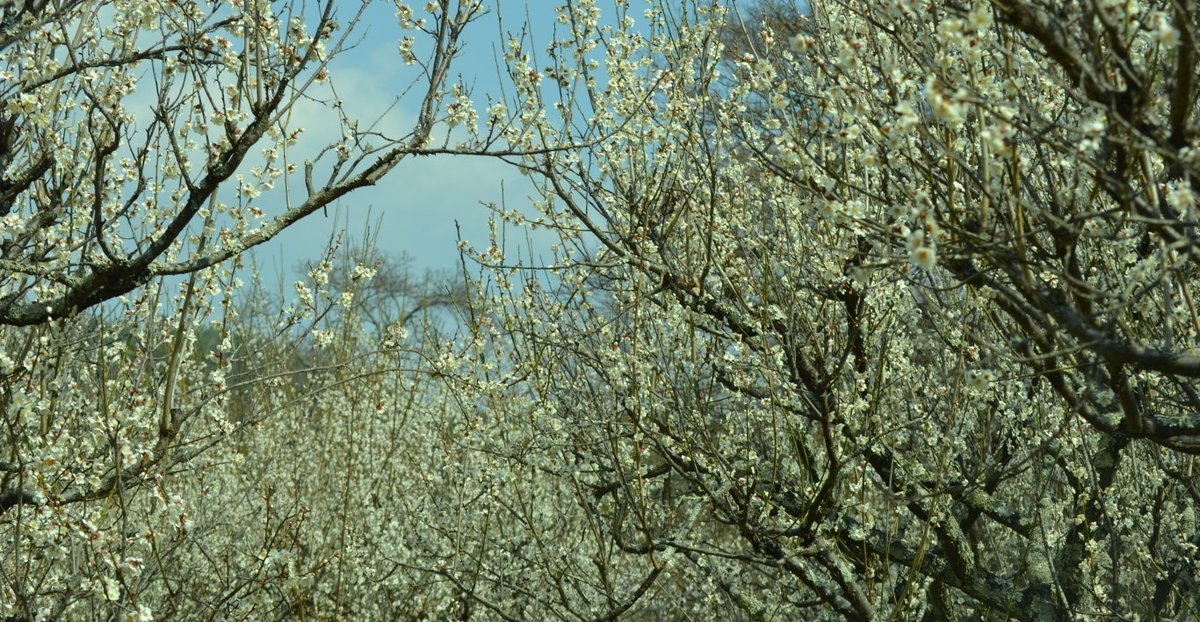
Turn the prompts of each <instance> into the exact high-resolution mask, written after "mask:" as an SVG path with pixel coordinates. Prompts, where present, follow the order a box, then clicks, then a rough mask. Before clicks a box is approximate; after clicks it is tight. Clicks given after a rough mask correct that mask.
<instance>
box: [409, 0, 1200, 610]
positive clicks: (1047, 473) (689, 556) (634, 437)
mask: <svg viewBox="0 0 1200 622" xmlns="http://www.w3.org/2000/svg"><path fill="white" fill-rule="evenodd" d="M621 6H625V5H623V4H622V5H621ZM621 6H619V7H617V10H616V15H615V16H612V15H611V14H610V15H609V16H608V17H607V18H605V19H603V20H602V19H601V16H602V13H601V11H600V10H599V8H598V7H596V6H595V5H594V4H593V3H591V2H583V1H577V2H569V3H567V5H566V6H565V7H564V8H563V11H562V12H561V20H560V21H561V23H562V24H563V26H562V29H561V30H560V36H559V37H558V38H557V39H556V40H555V41H553V42H552V43H551V44H550V46H549V49H548V54H549V56H550V63H549V64H550V65H551V67H550V68H549V69H547V70H545V71H544V72H543V71H539V70H538V69H536V68H534V67H533V66H532V65H531V64H530V63H531V62H532V61H531V60H530V59H531V58H532V56H531V53H530V52H529V51H527V50H525V49H524V48H523V47H522V46H521V45H520V43H519V42H514V43H513V44H512V46H511V47H510V49H511V54H510V57H509V61H510V66H511V67H512V68H513V70H514V71H513V73H514V76H516V78H515V79H518V80H519V79H520V76H524V75H536V76H537V77H538V78H544V79H546V80H547V81H548V82H549V84H548V85H545V84H543V85H541V86H540V87H538V88H534V86H533V85H532V84H530V85H529V86H528V87H527V88H526V90H524V91H520V90H519V91H518V94H519V95H520V96H522V97H523V98H524V99H523V100H521V101H518V102H516V103H515V105H516V106H517V107H521V106H522V105H529V106H532V105H533V103H532V102H536V101H541V99H540V98H541V97H542V96H543V93H544V92H545V91H546V90H551V91H553V90H557V92H558V94H559V100H558V101H559V102H560V103H559V104H557V105H556V106H557V108H556V109H557V111H558V113H559V114H560V115H561V116H562V117H564V118H565V119H566V120H567V127H568V128H571V127H573V126H577V129H578V131H579V132H581V134H580V136H586V135H588V133H597V134H606V133H611V134H613V135H614V138H613V139H612V140H608V141H605V142H603V143H602V144H600V145H598V146H597V147H596V148H594V149H591V150H588V151H586V152H576V153H571V154H565V153H548V154H545V155H542V156H538V157H532V158H528V159H526V160H524V161H523V166H525V167H526V168H527V170H529V171H531V173H533V174H535V176H537V177H538V178H539V179H541V180H542V181H541V183H542V189H543V194H544V197H545V199H544V200H543V201H541V202H539V203H538V207H539V209H540V212H539V214H538V215H537V216H536V217H533V218H526V217H524V216H522V215H521V214H518V213H504V214H502V216H504V217H505V218H507V219H508V220H510V221H513V222H517V223H520V222H526V221H530V220H531V221H532V223H531V224H532V226H535V227H537V228H543V227H545V228H550V229H551V230H553V231H555V232H557V233H558V235H559V244H557V245H556V250H557V252H556V254H554V256H553V257H552V258H550V259H548V260H546V261H543V262H540V263H534V264H532V265H529V264H527V265H528V267H530V268H537V270H531V271H529V272H522V270H521V269H520V268H516V267H512V265H513V263H514V262H513V261H511V260H505V259H504V257H505V249H504V246H503V244H502V243H501V239H500V238H499V237H497V241H496V243H495V244H494V245H493V247H492V248H489V249H480V250H479V252H478V255H477V259H478V260H479V261H480V262H481V263H482V264H484V265H491V266H496V267H495V268H494V269H492V270H487V271H485V273H486V282H488V283H491V284H492V285H491V286H490V287H488V288H483V287H482V284H483V283H484V282H485V281H481V282H480V285H481V287H479V288H478V289H477V290H476V291H477V295H478V296H479V298H478V300H479V302H478V303H477V305H478V306H479V307H480V308H489V309H491V310H493V313H492V314H490V315H489V314H477V315H475V316H473V317H474V323H473V326H474V328H475V335H476V340H475V341H474V343H473V346H472V347H473V348H474V350H473V351H472V354H471V358H472V360H477V361H503V362H504V363H502V364H499V365H496V364H493V365H492V366H490V367H485V368H484V369H483V370H482V371H480V370H479V368H478V367H477V366H476V367H473V368H472V369H474V370H475V372H474V375H465V376H463V378H464V380H462V382H464V384H466V383H467V378H470V379H473V380H472V382H473V383H474V384H471V385H470V386H471V387H472V388H473V390H475V391H477V393H474V395H476V399H477V400H478V404H479V405H480V407H481V408H482V407H483V405H484V404H486V407H487V408H488V409H489V410H491V409H494V410H498V411H500V413H501V414H491V415H489V418H488V420H489V421H494V422H495V423H494V424H493V427H492V428H491V429H492V430H493V437H492V438H491V439H490V440H489V439H484V440H481V441H479V445H478V450H479V451H480V452H486V454H487V455H489V456H492V458H491V459H490V464H491V465H492V466H491V470H490V471H489V473H492V474H494V475H493V477H494V478H495V479H494V480H488V479H487V478H485V479H484V480H482V481H484V482H486V484H485V485H483V486H482V488H481V489H480V490H479V492H478V495H477V496H476V497H475V502H474V506H475V508H476V514H474V516H477V517H479V518H478V521H477V522H474V523H471V522H469V521H465V520H464V522H462V523H460V525H461V526H462V531H460V532H458V534H459V536H460V537H462V538H468V539H469V541H472V542H475V543H476V544H475V545H474V546H471V547H466V548H465V550H464V553H463V554H462V555H460V556H459V557H457V558H452V561H450V562H446V563H442V564H440V565H436V566H429V567H428V568H427V572H428V573H429V574H430V576H432V577H436V578H438V579H439V580H443V581H445V582H447V583H451V584H453V585H455V586H457V589H459V590H461V591H462V592H463V593H465V594H467V595H468V596H469V598H470V599H472V600H473V601H474V602H475V603H476V605H477V606H481V607H487V608H488V609H489V610H492V611H493V612H495V613H498V614H502V615H506V616H511V617H513V618H523V617H530V616H533V615H534V614H533V613H532V611H533V610H535V609H542V610H549V611H558V612H563V611H566V612H570V615H571V617H580V618H587V617H592V616H595V617H597V618H600V619H605V618H612V617H615V616H618V615H622V614H625V613H627V612H631V611H641V612H642V613H643V614H645V615H647V616H648V617H653V616H654V615H668V614H669V613H671V612H675V613H676V614H677V613H678V612H679V611H685V610H688V611H693V612H696V613H697V614H699V613H702V612H706V613H707V614H708V615H712V613H711V612H713V611H715V610H721V611H724V612H726V613H725V614H723V615H730V616H733V615H737V616H741V617H746V618H756V619H757V618H769V617H777V616H778V617H783V618H787V619H791V618H799V617H803V618H806V619H807V618H844V619H850V620H866V619H874V618H876V617H878V618H889V617H899V618H905V619H909V618H921V617H924V618H927V619H934V620H936V619H960V618H962V617H964V616H967V615H970V614H975V615H978V616H980V617H981V618H984V619H1009V618H1015V619H1029V620H1054V619H1071V618H1074V617H1106V616H1112V617H1122V618H1123V617H1141V618H1174V617H1179V618H1187V617H1189V616H1194V615H1196V614H1197V606H1198V604H1197V597H1196V594H1200V585H1197V583H1196V576H1197V572H1196V571H1197V568H1196V562H1195V560H1196V559H1197V547H1198V546H1200V529H1198V528H1197V522H1196V521H1197V510H1198V509H1200V488H1198V487H1197V484H1196V476H1195V469H1196V467H1197V464H1196V458H1195V456H1196V454H1197V453H1200V415H1198V413H1200V396H1198V394H1197V391H1196V389H1195V378H1196V377H1197V376H1198V375H1200V358H1197V357H1198V355H1200V350H1198V349H1197V348H1198V347H1200V342H1198V339H1200V316H1198V315H1197V312H1196V306H1195V304H1194V299H1193V291H1192V290H1193V289H1195V288H1196V287H1197V285H1198V281H1197V269H1196V261H1195V257H1194V254H1195V252H1196V250H1197V243H1196V234H1197V232H1196V213H1197V212H1196V199H1195V193H1196V192H1197V191H1198V190H1200V188H1198V187H1197V185H1196V184H1197V179H1198V177H1200V169H1197V166H1198V165H1197V162H1198V160H1197V158H1196V154H1197V153H1198V152H1197V151H1196V150H1197V148H1200V146H1198V145H1197V134H1196V114H1195V111H1194V110H1193V108H1194V105H1195V101H1196V100H1197V88H1196V84H1195V81H1196V55H1195V41H1196V36H1197V33H1198V32H1200V17H1198V16H1197V14H1196V10H1195V7H1193V6H1191V5H1190V4H1189V3H1180V2H1168V1H1165V0H1163V1H1161V2H1160V1H1150V2H1141V3H1126V2H1108V1H1102V0H1095V1H1083V0H1081V1H1078V2H1035V1H1032V0H995V1H992V2H986V1H980V2H975V3H969V4H962V3H955V2H943V1H941V0H899V1H894V2H857V1H849V2H811V3H809V4H808V6H807V7H805V8H804V10H801V11H797V12H796V14H798V15H800V16H801V17H800V18H799V22H798V23H792V24H790V27H789V28H788V31H789V32H788V34H789V36H788V37H786V38H785V37H784V36H782V35H781V33H780V32H779V30H778V29H775V28H772V27H771V23H770V20H761V21H759V24H766V26H767V27H766V28H762V29H760V28H756V27H753V25H751V26H746V25H745V24H747V23H748V21H739V19H738V18H739V14H738V12H737V11H736V10H730V7H728V6H724V5H723V3H719V2H704V1H697V2H688V3H677V4H672V5H670V6H668V5H666V4H661V5H659V4H654V3H650V4H649V5H648V8H647V10H646V12H645V13H644V14H643V13H640V12H638V13H636V14H635V13H633V12H632V9H629V10H630V11H631V13H630V14H625V13H623V12H622V9H621ZM734 8H735V9H740V8H745V7H734ZM779 14H783V13H779ZM639 20H640V21H641V24H642V25H641V26H638V27H635V26H634V24H635V22H636V21H639ZM731 28H732V29H733V31H734V32H740V33H743V36H749V38H747V39H743V40H742V42H741V44H740V45H739V46H738V48H737V49H736V50H735V53H733V54H725V53H723V51H722V47H721V45H720V41H722V40H729V37H730V34H729V33H730V29H731ZM731 57H732V58H731ZM723 59H725V60H724V61H723ZM723 71H724V72H725V74H724V75H722V72H723ZM585 120H586V121H585ZM573 124H575V125H573ZM550 134H551V129H550V128H549V127H547V128H546V129H545V130H544V131H543V133H542V135H550ZM547 273H550V274H554V275H556V276H557V279H548V278H546V277H545V276H544V275H545V274H547ZM481 373H482V374H483V375H482V376H481V375H480V374H481ZM514 395H519V396H521V399H519V400H518V399H516V398H514V397H513V396H514ZM548 507H553V508H554V509H553V510H549V509H547V508H548ZM546 512H553V516H552V517H550V516H546V514H545V513H546ZM572 525H573V526H574V527H572ZM514 530H515V533H516V535H514ZM522 534H523V535H522ZM513 568H515V569H518V571H516V572H514V571H510V570H508V569H513ZM530 572H534V573H536V575H535V576H537V577H538V580H537V581H520V580H517V579H516V578H515V577H518V576H527V575H528V573H530ZM700 594H703V595H704V596H699V595H700ZM656 612H657V613H656Z"/></svg>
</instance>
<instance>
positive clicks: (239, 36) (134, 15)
mask: <svg viewBox="0 0 1200 622" xmlns="http://www.w3.org/2000/svg"><path fill="white" fill-rule="evenodd" d="M365 6H366V3H362V4H354V5H353V6H348V5H347V4H346V3H336V2H333V1H332V0H329V1H317V2H302V1H297V2H268V1H265V0H247V1H242V0H235V1H232V2H220V1H218V2H197V1H191V0H188V1H183V2H144V1H125V0H113V1H99V0H97V1H92V0H68V1H62V2H57V1H56V2H47V1H45V0H30V1H26V2H4V3H2V4H0V169H2V177H0V220H2V223H3V225H2V226H0V327H2V328H0V413H3V414H2V417H3V430H4V432H3V434H4V443H3V448H4V449H3V456H0V542H2V545H0V546H3V548H4V555H3V559H4V561H3V562H2V563H0V616H3V617H6V619H7V618H11V619H34V618H38V619H60V618H69V619H85V618H95V619H111V618H123V617H130V618H139V619H149V618H150V617H151V616H152V615H160V616H172V615H188V614H189V613H190V614H191V615H203V616H218V615H220V616H231V617H246V616H249V617H258V616H263V615H279V614H280V613H281V611H286V608H287V605H286V603H287V602H289V601H288V600H287V599H286V598H281V597H280V596H279V594H280V593H281V592H285V590H286V588H285V586H284V585H283V584H282V583H280V582H279V581H276V579H278V574H277V573H275V574H272V573H273V572H274V571H273V570H272V568H271V566H270V565H269V564H267V563H266V562H265V561H264V560H265V559H266V557H265V556H266V555H267V553H268V552H269V551H271V550H275V549H277V548H279V547H280V546H281V545H280V543H281V542H287V540H286V535H287V533H288V531H287V529H288V528H289V527H288V525H290V524H291V523H289V522H288V520H290V518H294V517H286V516H285V517H281V516H279V515H276V514H273V513H272V511H266V512H264V516H266V517H267V518H266V520H265V521H264V522H263V523H260V526H263V525H265V527H264V531H261V532H259V536H260V537H259V538H258V542H257V544H255V541H254V540H253V539H250V540H227V539H223V538H220V537H219V536H220V533H221V532H220V527H219V525H215V524H213V523H208V524H207V525H206V529H209V531H207V532H193V531H191V530H190V528H191V526H193V525H194V524H193V523H191V522H190V520H191V519H190V518H189V517H198V514H197V512H198V510H197V509H196V507H195V506H194V505H193V504H194V503H197V502H203V501H204V500H206V499H208V500H211V499H212V497H210V496H205V495H211V494H212V493H213V491H215V490H221V491H224V492H225V493H226V494H228V495H230V496H231V497H233V498H236V497H239V496H242V495H250V496H251V498H255V499H257V498H260V497H261V498H264V499H269V498H270V495H269V494H266V493H264V491H262V490H258V491H255V490H253V489H250V490H247V489H243V488H237V487H236V486H235V485H233V484H231V483H230V482H236V481H237V480H232V479H231V480H225V481H216V480H214V479H213V478H211V477H210V475H212V474H213V473H215V471H214V470H212V469H213V465H215V464H220V462H219V461H218V462H213V461H212V460H208V459H206V460H203V461H200V456H203V455H205V452H207V451H208V450H210V449H211V448H212V447H213V446H214V445H217V444H226V445H227V444H228V443H230V442H231V441H229V438H230V434H233V433H234V432H235V431H236V430H239V429H242V428H244V427H245V426H247V425H250V424H251V423H253V422H254V421H255V418H254V416H250V415H247V414H246V413H245V412H238V411H235V410H232V409H231V408H230V407H229V406H230V402H229V399H230V396H231V395H233V394H235V393H237V392H238V391H242V390H244V389H245V387H244V386H242V385H239V384H238V383H237V382H235V383H230V382H229V376H228V375H227V374H235V376H236V377H237V378H239V379H240V380H239V381H238V382H241V381H245V380H247V379H251V378H259V379H261V377H262V375H263V374H266V373H267V372H279V373H282V371H288V370H282V371H281V370H278V369H276V368H273V367H272V365H273V363H270V362H264V361H263V360H261V358H260V357H261V356H265V355H266V353H267V352H270V351H272V349H271V348H266V347H263V339H264V338H265V337H269V336H271V335H272V334H273V336H274V337H275V338H276V339H286V338H287V337H289V336H292V335H295V334H300V333H296V332H295V330H293V329H297V327H301V328H303V327H308V328H311V329H312V330H311V331H309V332H308V333H307V334H309V335H311V336H312V337H313V338H314V339H316V340H318V341H321V340H327V339H328V335H327V334H326V333H323V332H321V331H320V327H319V326H318V325H317V324H315V321H316V320H315V318H316V317H317V316H318V315H319V314H320V313H321V312H322V311H321V309H322V307H321V304H335V303H339V304H340V301H338V300H336V299H334V300H332V301H327V303H321V300H323V299H322V297H321V296H320V295H318V296H316V297H315V299H310V300H308V301H307V304H305V302H304V301H301V302H300V303H298V304H297V305H295V306H293V307H292V308H291V309H290V311H289V312H288V313H284V314H283V315H281V316H280V317H279V318H278V320H279V325H277V326H273V327H272V329H273V330H274V331H275V332H274V333H266V334H264V333H262V332H259V333H253V334H252V333H251V332H249V331H246V330H242V329H241V327H243V326H248V325H249V323H247V324H245V325H243V324H242V323H241V322H240V321H239V320H238V318H237V315H236V310H237V309H238V306H237V305H236V304H234V299H233V292H235V291H236V290H237V288H238V281H239V277H240V276H241V270H242V264H241V262H240V260H239V259H238V258H239V256H240V255H241V254H242V253H243V252H245V251H246V250H247V249H249V248H251V247H253V246H255V245H257V244H260V243H262V242H264V241H267V240H269V239H271V238H272V237H273V236H275V235H276V234H278V233H279V232H280V231H281V230H282V229H284V228H285V227H287V226H289V225H291V224H292V223H295V222H296V221H297V220H299V219H300V218H303V217H305V216H306V215H308V214H311V213H313V212H314V211H317V210H320V209H322V208H323V207H325V206H327V205H328V204H330V203H332V202H334V201H337V200H338V199H339V198H341V197H344V196H346V195H347V194H348V193H350V192H352V191H354V190H355V189H358V188H362V187H364V186H369V185H372V184H374V183H376V182H377V181H378V180H379V179H380V178H381V177H382V176H383V175H384V174H386V173H387V172H388V171H389V170H391V169H393V168H394V167H396V166H397V165H398V164H399V163H400V161H401V160H403V159H404V158H405V157H407V156H409V155H411V154H414V153H432V152H434V151H438V150H448V151H449V150H457V151H461V152H471V153H477V152H481V151H483V150H484V149H485V145H484V142H483V140H484V139H482V138H479V137H478V135H475V134H471V135H469V136H467V141H466V143H464V144H463V145H461V146H458V147H451V146H449V145H448V143H444V144H442V145H440V146H439V145H438V144H437V143H436V142H435V141H434V134H435V127H436V126H437V125H438V124H440V123H448V124H450V125H452V126H455V125H456V126H460V127H463V126H466V127H468V132H470V131H472V130H473V123H474V113H473V112H472V107H471V106H470V105H469V97H468V95H469V93H468V92H467V90H466V89H465V87H463V86H462V85H454V84H452V83H451V77H450V76H451V74H450V67H451V63H452V61H453V60H454V58H455V56H456V54H457V52H458V50H459V49H460V46H461V37H462V33H463V29H464V28H465V27H466V26H467V25H468V23H470V22H471V21H473V20H474V19H476V18H477V17H478V16H479V15H480V14H481V13H482V11H483V6H482V3H481V2H479V1H476V0H469V1H468V0H464V1H461V2H457V1H451V0H441V1H437V2H429V3H427V4H426V6H425V13H420V12H414V11H413V10H412V9H410V8H409V7H408V6H407V5H404V4H403V3H400V4H398V5H397V19H398V22H399V24H398V25H399V27H400V28H401V29H403V30H404V31H405V32H404V33H403V35H402V43H401V54H402V56H403V58H401V59H400V60H402V61H405V62H407V63H409V64H410V65H412V83H411V84H409V85H398V90H397V92H398V93H400V92H402V91H403V92H404V93H414V94H415V96H416V98H417V99H416V101H415V108H416V110H417V114H416V116H415V120H414V121H413V123H412V126H411V127H410V128H408V129H407V130H401V131H395V130H394V129H393V128H390V126H388V127H387V128H386V129H385V127H384V126H375V125H370V124H369V121H364V122H363V123H362V124H361V125H360V123H359V121H358V120H357V119H354V118H352V117H351V116H350V114H349V113H348V112H346V109H345V107H343V106H342V103H341V101H340V100H338V99H337V89H336V75H334V76H331V75H330V68H329V62H330V60H331V59H332V58H333V57H334V56H335V55H337V54H338V53H340V52H341V51H343V50H344V49H345V47H346V45H347V42H353V39H350V38H348V37H351V33H352V32H353V29H354V28H355V26H356V25H357V24H358V21H359V19H360V17H361V15H362V13H361V11H362V10H364V8H365ZM347 11H350V12H349V13H347ZM355 11H358V12H357V13H356V12H355ZM318 110H323V111H324V113H325V114H326V115H327V117H328V118H327V119H326V120H325V121H324V122H323V125H324V126H323V127H321V128H317V132H316V133H317V134H318V136H314V137H311V138H309V137H308V135H307V134H305V133H304V130H305V128H303V127H301V123H302V122H303V119H302V117H304V116H305V115H306V114H308V115H313V114H317V113H315V112H314V111H318ZM318 116H319V115H318ZM309 129H310V130H311V129H313V128H309ZM326 130H329V131H328V132H326ZM310 133H311V132H310ZM321 141H327V143H326V144H322V143H321ZM231 260H232V261H231ZM314 274H315V275H316V276H314V281H313V287H314V288H315V290H316V291H317V292H318V293H320V292H323V291H325V288H324V285H325V284H326V281H325V280H324V277H322V278H320V279H318V278H317V276H320V275H321V274H323V273H322V272H321V271H317V272H316V273H314ZM355 274H356V275H357V276H356V277H354V278H358V277H361V276H362V274H361V273H355ZM173 276H174V277H178V276H183V277H184V278H183V279H182V282H181V279H179V278H175V279H171V280H167V278H166V277H173ZM101 303H105V304H103V305H102V304H101ZM98 305H99V306H98ZM164 306H165V307H166V308H169V309H170V312H169V313H167V312H166V311H165V310H164ZM198 339H202V340H204V342H205V343H204V344H203V347H202V345H201V343H200V342H199V341H198ZM238 370H250V371H246V374H249V375H237V374H241V373H242V371H238ZM251 371H253V372H256V373H253V374H252V373H251ZM235 385H236V386H235ZM255 412H256V413H257V415H260V414H261V412H257V411H255ZM252 414H253V413H252ZM257 415H255V416H257ZM223 446H225V445H223ZM233 449H236V446H234V447H233ZM229 451H232V450H229ZM215 455H221V456H225V457H226V458H228V457H229V456H230V455H232V454H230V453H228V451H226V450H224V449H223V450H222V451H221V452H217V454H215ZM204 465H208V466H204ZM189 482H191V483H189ZM193 484H194V485H195V486H196V488H194V489H193V488H190V487H191V486H193ZM194 491H203V492H204V493H205V494H200V492H195V494H192V493H193V492H194ZM187 495H191V496H187ZM185 496H187V498H186V499H185ZM228 507H229V508H230V509H235V508H238V507H239V506H237V505H236V504H233V503H230V504H229V505H228ZM275 509H276V510H277V509H278V508H275ZM228 518H231V519H233V520H237V519H236V517H228ZM263 534H265V535H263ZM246 548H248V549H249V550H248V551H247V550H244V549H246ZM260 553H261V554H260ZM206 559H207V561H205V560H206ZM218 560H221V561H218ZM200 575H203V578H204V580H203V581H202V580H200ZM197 586H198V587H197ZM192 587H196V589H191V588H192ZM281 602H282V603H285V604H283V605H281V604H280V603H281ZM281 607H282V609H281Z"/></svg>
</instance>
